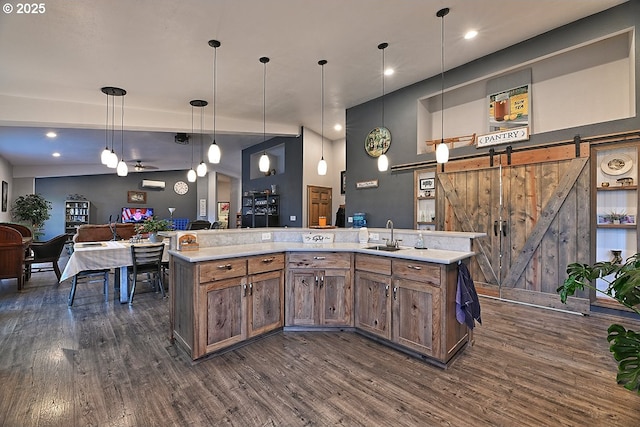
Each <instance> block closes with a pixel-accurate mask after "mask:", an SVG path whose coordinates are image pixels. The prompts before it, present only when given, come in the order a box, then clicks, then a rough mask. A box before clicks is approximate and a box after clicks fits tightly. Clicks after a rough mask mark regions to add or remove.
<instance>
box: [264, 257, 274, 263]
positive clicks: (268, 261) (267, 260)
mask: <svg viewBox="0 0 640 427" xmlns="http://www.w3.org/2000/svg"><path fill="white" fill-rule="evenodd" d="M274 259H276V258H275V257H271V258H263V259H262V262H263V263H265V264H269V263H270V262H273V260H274Z"/></svg>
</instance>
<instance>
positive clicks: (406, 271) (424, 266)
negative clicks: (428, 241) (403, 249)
mask: <svg viewBox="0 0 640 427" xmlns="http://www.w3.org/2000/svg"><path fill="white" fill-rule="evenodd" d="M391 266H392V270H393V276H394V277H400V278H403V279H409V280H416V281H419V282H424V283H429V284H431V285H433V286H440V265H439V264H431V263H426V262H417V261H410V260H404V259H394V260H393V261H392V262H391Z"/></svg>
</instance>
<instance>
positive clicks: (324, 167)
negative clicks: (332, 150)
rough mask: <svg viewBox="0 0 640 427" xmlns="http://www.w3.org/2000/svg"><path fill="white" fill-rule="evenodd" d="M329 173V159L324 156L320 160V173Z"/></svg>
mask: <svg viewBox="0 0 640 427" xmlns="http://www.w3.org/2000/svg"><path fill="white" fill-rule="evenodd" d="M326 174H327V161H326V160H325V159H324V157H323V158H321V159H320V161H319V162H318V175H326Z"/></svg>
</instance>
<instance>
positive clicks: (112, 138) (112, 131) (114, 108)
mask: <svg viewBox="0 0 640 427" xmlns="http://www.w3.org/2000/svg"><path fill="white" fill-rule="evenodd" d="M115 104H116V100H115V98H114V97H113V95H112V96H111V151H113V144H114V140H115V136H114V135H115V132H116V130H115V129H116V119H115V117H114V116H115V114H116V107H115Z"/></svg>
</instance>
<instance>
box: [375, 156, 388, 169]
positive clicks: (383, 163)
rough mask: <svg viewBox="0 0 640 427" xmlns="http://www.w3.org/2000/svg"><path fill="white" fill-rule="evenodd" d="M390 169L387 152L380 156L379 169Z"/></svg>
mask: <svg viewBox="0 0 640 427" xmlns="http://www.w3.org/2000/svg"><path fill="white" fill-rule="evenodd" d="M388 169H389V158H388V157H387V155H386V154H382V155H380V157H378V170H379V171H380V172H385V171H387V170H388Z"/></svg>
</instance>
